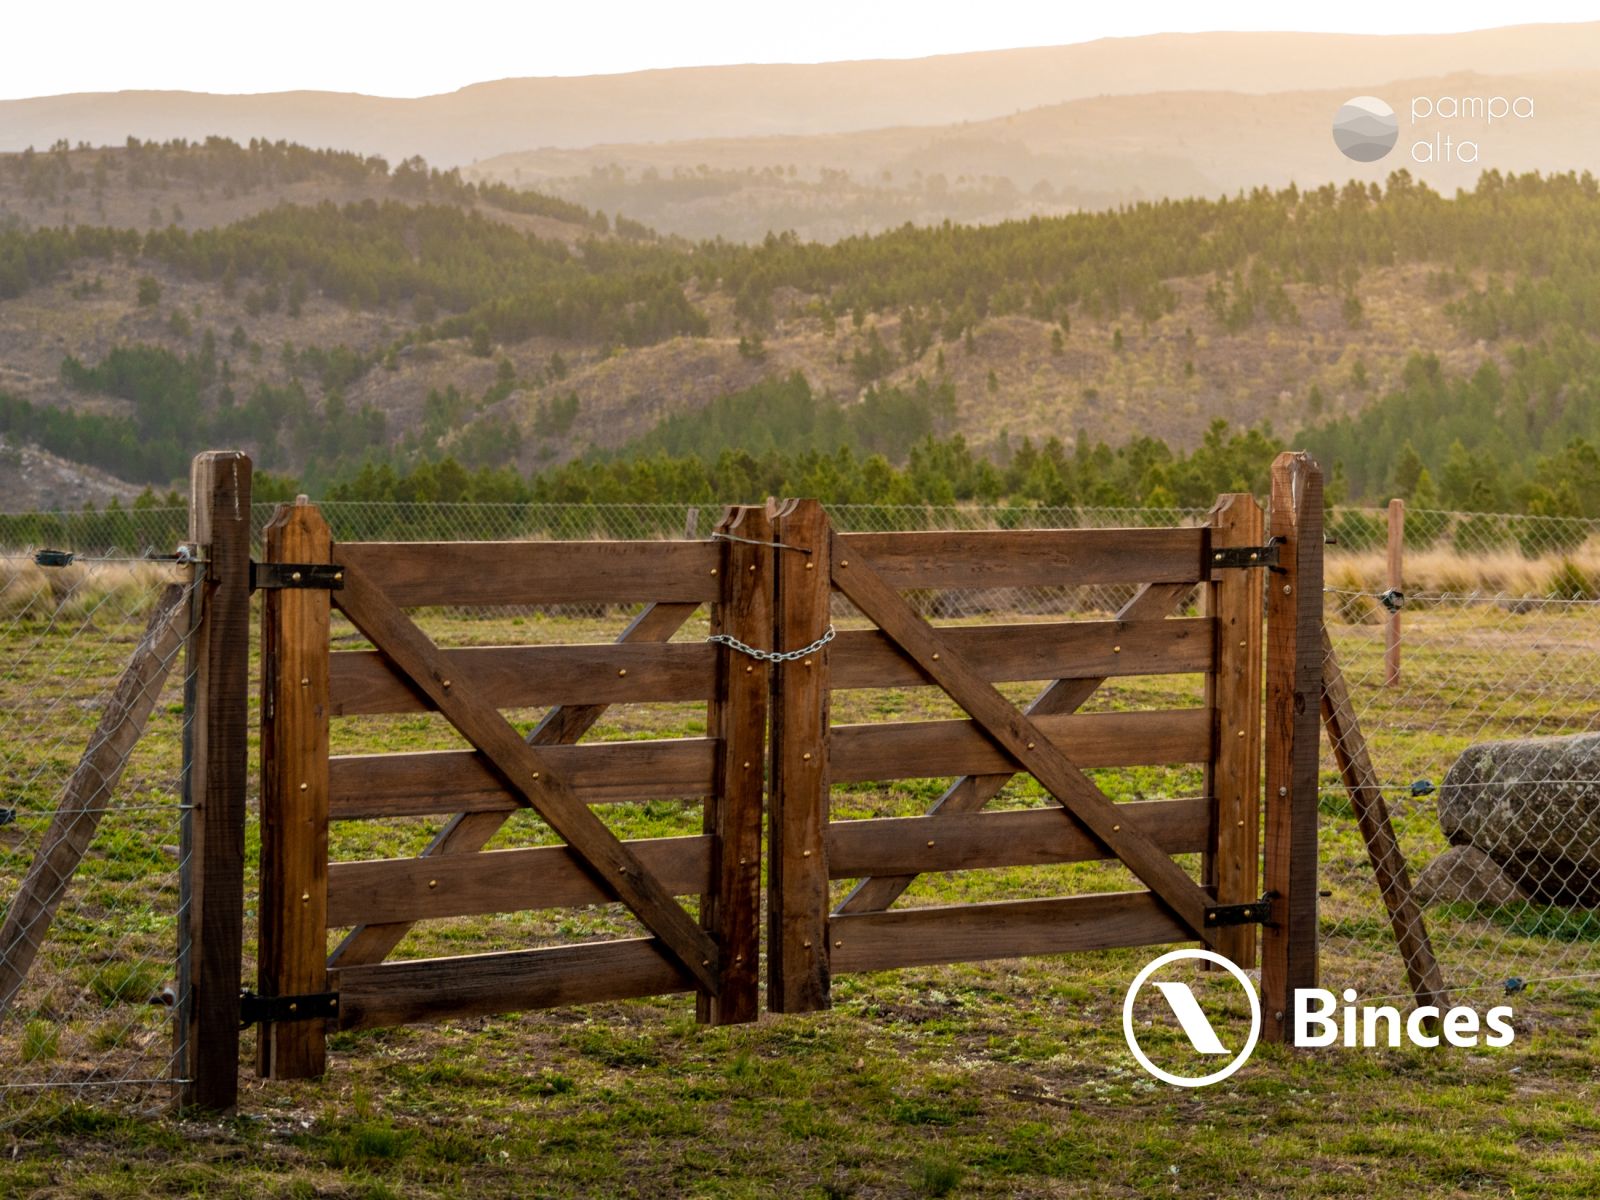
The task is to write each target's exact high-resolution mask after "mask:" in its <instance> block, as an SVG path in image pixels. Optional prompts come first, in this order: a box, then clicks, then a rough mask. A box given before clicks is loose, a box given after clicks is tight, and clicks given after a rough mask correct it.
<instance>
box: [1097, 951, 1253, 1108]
mask: <svg viewBox="0 0 1600 1200" xmlns="http://www.w3.org/2000/svg"><path fill="white" fill-rule="evenodd" d="M1185 959H1195V960H1198V961H1201V962H1210V963H1216V964H1217V965H1218V966H1220V967H1223V968H1224V969H1226V970H1227V972H1228V973H1229V974H1230V975H1232V976H1233V977H1234V979H1235V980H1237V981H1238V984H1239V986H1240V987H1241V988H1243V989H1244V994H1245V998H1246V999H1248V1000H1249V1001H1250V1033H1249V1036H1248V1037H1246V1038H1245V1039H1244V1044H1243V1045H1242V1046H1241V1047H1240V1048H1239V1049H1238V1050H1237V1051H1236V1052H1235V1051H1230V1050H1229V1049H1228V1047H1227V1046H1226V1045H1225V1044H1224V1043H1223V1040H1222V1039H1221V1038H1220V1037H1218V1036H1217V1031H1216V1029H1215V1028H1214V1027H1213V1026H1212V1024H1211V1019H1210V1018H1209V1017H1207V1016H1206V1012H1205V1009H1203V1008H1202V1007H1201V1006H1200V1001H1199V1000H1198V999H1197V998H1196V997H1195V994H1194V990H1193V989H1192V988H1190V987H1189V985H1188V984H1186V983H1182V982H1179V981H1175V980H1154V981H1152V980H1151V976H1152V975H1154V974H1155V973H1156V972H1157V971H1159V970H1161V968H1163V967H1166V966H1169V965H1171V964H1173V963H1176V962H1181V961H1183V960H1185ZM1147 982H1153V983H1154V986H1155V988H1156V990H1157V991H1159V992H1160V993H1161V995H1162V997H1163V998H1164V1000H1165V1001H1166V1008H1167V1010H1168V1011H1169V1012H1171V1014H1172V1016H1173V1018H1174V1019H1175V1020H1176V1021H1177V1023H1178V1027H1179V1028H1180V1029H1181V1030H1183V1034H1184V1036H1185V1037H1186V1038H1188V1039H1189V1045H1190V1046H1192V1047H1193V1048H1194V1051H1195V1053H1197V1054H1204V1055H1224V1054H1230V1053H1231V1054H1232V1057H1231V1058H1230V1059H1229V1060H1228V1062H1227V1063H1226V1064H1225V1065H1224V1066H1222V1067H1220V1068H1218V1069H1217V1070H1215V1071H1212V1072H1210V1073H1209V1074H1204V1075H1182V1074H1179V1073H1177V1072H1175V1071H1168V1070H1164V1069H1163V1068H1161V1067H1158V1066H1156V1064H1155V1063H1154V1062H1152V1061H1151V1060H1150V1056H1149V1055H1148V1054H1146V1053H1145V1051H1144V1049H1143V1048H1142V1047H1141V1046H1140V1045H1139V1038H1138V1035H1137V1034H1136V1033H1135V1032H1134V1028H1133V1009H1134V1004H1135V1002H1136V1001H1137V1000H1138V999H1139V992H1140V991H1141V989H1143V987H1144V985H1145V984H1146V983H1147ZM1122 1033H1123V1036H1124V1037H1126V1038H1127V1039H1128V1049H1129V1050H1132V1051H1133V1057H1134V1058H1136V1059H1138V1060H1139V1065H1140V1066H1141V1067H1143V1068H1144V1069H1145V1070H1146V1071H1149V1072H1150V1074H1152V1075H1154V1076H1155V1077H1156V1078H1157V1079H1159V1080H1161V1081H1162V1082H1164V1083H1170V1084H1172V1085H1173V1086H1174V1087H1205V1086H1206V1085H1207V1084H1210V1083H1220V1082H1221V1081H1222V1080H1224V1079H1226V1078H1227V1077H1228V1076H1230V1075H1232V1074H1233V1073H1234V1072H1235V1071H1237V1070H1238V1069H1239V1068H1240V1067H1242V1066H1244V1064H1245V1062H1246V1060H1247V1059H1249V1057H1250V1054H1251V1052H1252V1051H1253V1050H1254V1049H1255V1048H1256V1042H1257V1040H1259V1039H1260V1037H1261V999H1260V997H1258V996H1257V995H1256V989H1255V987H1254V986H1253V985H1252V984H1251V982H1250V977H1249V976H1248V975H1246V974H1245V973H1244V972H1243V971H1241V970H1240V969H1239V968H1238V967H1237V966H1235V965H1234V964H1233V963H1231V962H1229V961H1228V960H1227V959H1226V958H1223V957H1222V955H1220V954H1217V953H1215V952H1213V951H1211V950H1172V951H1169V952H1168V953H1166V954H1163V955H1162V956H1161V957H1160V958H1158V959H1156V960H1155V961H1154V962H1152V963H1151V964H1150V965H1149V966H1147V967H1145V969H1144V970H1142V971H1140V972H1139V974H1138V975H1136V976H1134V980H1133V984H1132V985H1131V986H1130V987H1129V988H1128V996H1127V999H1125V1000H1124V1001H1123V1002H1122Z"/></svg>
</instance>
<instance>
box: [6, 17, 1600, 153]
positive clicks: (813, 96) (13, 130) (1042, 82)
mask: <svg viewBox="0 0 1600 1200" xmlns="http://www.w3.org/2000/svg"><path fill="white" fill-rule="evenodd" d="M1596 61H1600V23H1588V24H1574V25H1525V26H1517V27H1511V28H1505V29H1494V30H1482V31H1476V32H1471V33H1457V34H1441V35H1405V36H1388V37H1380V36H1354V35H1334V34H1285V33H1202V34H1159V35H1152V36H1147V37H1137V38H1116V39H1105V40H1100V41H1094V42H1086V43H1082V44H1078V45H1068V46H1054V47H1040V48H1034V49H1020V50H1006V51H993V52H985V53H973V54H954V55H944V56H939V57H933V58H924V59H911V60H878V61H866V62H841V63H821V64H815V65H784V64H772V65H750V66H732V67H694V68H679V69H673V70H661V71H641V72H635V73H632V74H626V75H610V76H588V77H579V78H537V79H505V80H499V81H496V82H489V83H480V84H475V85H473V86H471V87H466V88H462V89H461V90H459V91H456V92H452V93H449V94H446V95H440V96H428V97H423V98H420V99H387V98H382V97H374V96H360V95H350V94H341V93H332V92H286V93H278V94H269V95H260V96H231V95H204V94H197V93H186V92H118V93H97V94H78V95H67V96H49V97H39V98H34V99H26V100H6V101H0V151H6V150H22V149H25V148H26V147H28V146H34V147H35V148H38V149H43V148H44V147H46V146H49V145H52V144H54V143H55V142H56V141H57V140H59V139H61V138H66V139H67V140H68V141H69V142H70V143H72V144H73V145H76V144H78V143H79V142H80V141H82V142H88V143H91V144H93V145H119V144H121V143H122V141H123V140H124V139H125V138H127V137H128V136H129V135H132V136H135V137H138V138H140V139H142V140H155V141H169V140H172V139H174V138H184V139H188V140H196V139H203V138H205V137H207V136H210V135H213V134H218V135H222V136H226V137H231V138H233V139H235V140H237V141H241V142H244V141H248V140H249V139H250V138H253V137H265V138H267V139H269V140H273V141H277V140H289V141H293V142H299V143H302V144H305V145H309V146H318V147H323V146H336V147H340V148H344V149H350V150H356V151H359V152H360V153H362V154H379V155H382V156H383V157H385V158H388V159H389V160H391V161H400V160H402V159H405V158H409V157H411V156H413V155H418V154H420V155H422V156H424V157H425V158H427V159H428V160H429V161H430V162H435V163H439V164H441V165H445V166H452V165H454V166H464V165H466V164H468V163H471V162H473V161H474V160H477V159H484V158H489V157H492V156H494V155H498V154H507V153H511V152H515V151H522V150H528V149H531V148H535V147H541V146H548V147H582V146H592V145H596V144H600V143H616V142H621V143H642V142H656V141H670V140H683V139H690V138H747V137H762V136H770V135H779V134H817V133H832V132H839V131H845V130H861V129H880V128H886V127H891V126H898V125H947V124H951V123H954V122H959V121H981V120H987V119H990V118H994V117H999V116H1002V115H1004V114H1008V113H1016V112H1019V111H1024V110H1028V109H1033V108H1038V107H1041V106H1046V105H1056V104H1061V103H1063V102H1066V101H1070V100H1076V99H1084V98H1087V97H1094V96H1102V95H1105V96H1117V95H1136V94H1139V93H1146V92H1151V91H1156V90H1160V91H1217V90H1221V89H1231V90H1244V91H1249V92H1254V93H1269V92H1284V91H1293V90H1300V89H1325V88H1343V87H1346V86H1347V85H1349V84H1351V83H1352V82H1355V83H1360V84H1364V85H1377V84H1382V83H1384V82H1386V81H1389V80H1395V79H1409V78H1417V77H1429V76H1436V75H1442V74H1445V73H1449V72H1462V71H1472V72H1477V73H1480V74H1491V75H1492V74H1516V73H1528V72H1534V71H1539V72H1543V71H1563V70H1586V69H1589V68H1591V67H1592V66H1593V64H1594V63H1595V62H1596ZM1327 119H1328V118H1322V119H1320V120H1319V122H1318V124H1319V126H1325V125H1326V122H1327Z"/></svg>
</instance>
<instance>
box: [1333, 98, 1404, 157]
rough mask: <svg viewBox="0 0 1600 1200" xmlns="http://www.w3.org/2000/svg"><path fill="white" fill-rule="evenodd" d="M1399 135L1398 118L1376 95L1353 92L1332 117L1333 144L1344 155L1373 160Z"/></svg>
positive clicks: (1396, 139) (1389, 147)
mask: <svg viewBox="0 0 1600 1200" xmlns="http://www.w3.org/2000/svg"><path fill="white" fill-rule="evenodd" d="M1399 139H1400V119H1399V118H1398V117H1396V116H1395V115H1394V109H1392V108H1390V107H1389V106H1388V104H1386V103H1385V102H1384V101H1382V100H1380V99H1378V98H1377V97H1376V96H1356V97H1353V98H1352V99H1350V100H1346V101H1345V102H1344V103H1343V104H1342V105H1340V106H1339V111H1338V112H1337V113H1335V114H1334V117H1333V144H1334V145H1336V146H1338V147H1339V150H1340V153H1342V154H1343V155H1344V156H1345V157H1346V158H1353V159H1355V160H1356V161H1357V162H1377V161H1378V160H1379V159H1380V158H1382V157H1383V156H1384V155H1385V154H1387V153H1389V151H1391V150H1393V149H1394V144H1395V142H1397V141H1398V140H1399Z"/></svg>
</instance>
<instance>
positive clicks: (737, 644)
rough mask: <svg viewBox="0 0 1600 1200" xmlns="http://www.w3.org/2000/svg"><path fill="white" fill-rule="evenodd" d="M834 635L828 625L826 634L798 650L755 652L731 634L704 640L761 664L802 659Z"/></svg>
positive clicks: (831, 627) (755, 650)
mask: <svg viewBox="0 0 1600 1200" xmlns="http://www.w3.org/2000/svg"><path fill="white" fill-rule="evenodd" d="M834 635H835V631H834V628H833V625H832V624H829V626H828V632H827V633H825V634H823V635H822V636H821V637H819V638H818V639H817V640H816V641H814V642H812V643H811V645H809V646H806V647H803V648H802V649H799V650H757V649H756V648H755V647H754V646H747V645H745V644H744V643H743V642H741V641H740V640H739V639H738V638H736V637H734V636H733V635H732V634H731V633H713V634H712V635H711V636H710V637H708V638H706V641H708V642H716V643H717V644H718V645H721V646H727V647H728V648H729V649H730V650H737V651H738V652H739V653H740V654H748V655H749V656H750V657H751V658H758V659H760V660H761V661H762V662H775V663H782V662H793V661H794V660H795V659H797V658H804V657H805V656H806V655H808V654H814V653H815V652H816V651H818V650H821V649H822V648H823V647H824V646H826V645H827V644H828V643H829V642H831V641H833V639H834Z"/></svg>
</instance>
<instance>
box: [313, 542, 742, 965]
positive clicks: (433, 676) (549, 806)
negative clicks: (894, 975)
mask: <svg viewBox="0 0 1600 1200" xmlns="http://www.w3.org/2000/svg"><path fill="white" fill-rule="evenodd" d="M333 595H334V599H335V601H336V602H337V604H338V606H339V608H340V609H342V610H343V612H344V614H345V615H346V616H347V617H349V618H350V620H351V622H352V623H353V624H354V625H355V627H356V628H357V629H359V630H360V631H361V632H362V633H363V634H364V635H366V637H367V639H368V640H369V641H371V642H372V644H373V646H374V647H376V648H377V649H378V650H379V651H381V652H382V653H383V654H384V655H385V657H387V658H388V659H389V661H390V662H391V663H392V664H393V665H394V666H395V668H396V669H397V670H399V671H401V672H402V673H404V674H405V675H406V676H408V677H409V678H410V680H411V682H412V683H413V684H414V685H415V686H416V687H417V688H418V689H419V690H420V691H421V692H422V693H423V694H424V695H425V696H427V697H428V699H429V700H431V701H432V702H433V705H434V707H435V708H437V709H438V710H439V712H440V713H442V714H443V715H444V717H445V719H446V720H448V721H449V722H450V724H452V725H454V726H455V727H456V729H457V730H458V731H459V732H460V733H461V735H462V736H463V737H465V738H466V739H467V741H468V742H470V743H471V744H472V745H473V746H474V747H475V748H476V749H477V750H478V751H479V752H481V753H482V754H483V756H484V757H485V758H487V759H488V760H489V762H490V763H491V764H493V766H494V767H495V769H496V770H497V771H498V772H499V773H500V774H501V775H502V776H503V777H504V778H505V782H506V783H507V785H508V786H509V787H510V788H511V790H512V791H513V792H514V793H515V794H516V795H517V796H519V797H520V798H521V799H522V800H523V801H524V802H525V803H526V804H527V805H528V806H529V807H530V808H532V809H533V810H534V811H535V812H537V813H538V814H539V815H540V816H541V817H543V818H544V819H545V821H547V822H548V823H549V825H550V827H551V828H552V829H554V830H555V831H556V833H558V834H559V835H560V836H561V837H562V838H564V839H565V840H566V842H567V844H568V845H569V846H571V848H572V849H573V850H574V851H575V852H576V853H577V854H578V855H580V856H581V857H582V858H583V860H584V862H585V863H586V864H587V866H588V867H589V869H590V870H591V871H593V872H594V873H595V876H596V877H597V878H598V879H600V880H601V881H602V882H603V883H604V885H605V886H606V887H607V888H609V889H610V890H611V891H613V892H615V893H616V895H617V898H618V899H619V900H621V901H622V902H623V903H624V904H626V905H627V906H628V907H629V908H630V909H631V910H633V912H634V914H635V915H636V916H638V918H639V919H640V920H641V921H642V922H644V924H645V926H646V927H647V928H649V929H650V931H651V932H652V933H654V934H656V936H658V937H659V938H660V939H661V941H662V943H663V944H664V945H665V947H666V949H667V950H668V952H669V953H670V954H671V955H672V956H673V957H674V958H676V959H677V960H678V961H679V962H680V963H681V964H682V965H683V967H684V969H685V970H687V971H688V972H689V974H690V975H691V976H692V977H693V978H694V979H695V980H696V981H697V982H698V983H699V984H700V985H701V986H703V987H704V988H706V990H708V991H710V992H712V993H716V992H717V991H718V990H719V988H720V985H719V979H720V970H719V951H718V949H717V945H716V943H715V942H714V941H713V940H712V939H711V937H710V936H709V935H708V934H707V933H706V932H705V931H704V930H703V929H701V928H700V926H699V924H698V923H696V921H695V920H694V918H693V917H691V916H690V915H689V914H688V913H687V912H686V911H685V910H684V908H683V906H682V905H680V904H679V903H678V902H677V900H676V899H675V898H674V897H673V896H671V895H670V894H668V892H667V891H666V889H665V888H663V887H662V886H661V884H660V883H658V882H657V881H656V879H655V878H654V877H653V876H652V875H650V874H649V873H648V872H647V871H646V870H645V868H644V867H643V866H642V865H641V864H640V862H639V859H638V858H637V857H636V856H635V855H634V853H633V852H632V851H631V850H629V849H628V848H627V847H626V846H624V845H623V844H622V842H621V841H619V840H618V839H617V836H616V835H615V834H614V833H612V832H611V830H610V829H608V828H606V825H605V823H604V822H603V821H601V820H600V818H598V817H597V816H595V815H594V813H592V812H591V811H589V807H588V805H586V804H584V803H583V801H582V800H580V799H579V798H578V796H577V795H576V793H574V792H573V790H572V789H571V788H570V787H569V786H568V785H567V784H566V783H565V782H564V781H563V780H561V779H560V778H558V777H556V776H554V775H552V774H551V772H550V769H549V765H548V764H547V763H546V761H545V759H544V757H543V756H542V755H541V754H540V753H539V752H538V750H536V749H535V748H534V747H532V746H530V745H528V743H527V742H525V741H523V740H522V737H521V736H520V735H519V734H518V733H517V731H516V729H515V728H514V727H513V726H512V725H511V723H510V722H509V721H507V720H506V719H505V717H504V716H502V715H501V713H500V711H499V710H498V709H496V708H494V707H492V706H491V705H489V704H488V703H486V702H485V701H483V700H480V699H479V698H478V694H477V691H476V689H475V688H474V686H473V683H472V680H471V678H470V675H469V676H468V677H467V678H462V677H461V676H462V674H463V672H461V671H460V670H459V669H455V670H454V677H452V668H451V667H450V666H448V665H447V664H446V661H445V658H444V655H443V654H442V653H441V652H440V650H439V648H438V647H437V646H435V645H434V644H433V642H432V641H430V640H429V638H428V636H427V635H426V634H424V633H423V632H422V630H420V629H418V628H417V626H416V624H415V623H414V622H413V621H412V620H411V618H410V617H408V616H406V614H405V612H404V611H402V610H401V609H400V608H399V607H398V606H397V605H396V604H395V603H394V602H393V601H392V600H390V599H389V598H388V597H387V596H385V595H384V594H383V592H382V590H380V589H379V588H378V586H377V585H376V584H374V583H373V582H372V580H371V579H369V578H368V577H367V575H366V573H365V572H364V571H362V570H361V569H360V568H359V567H354V566H351V565H349V564H346V566H345V579H344V590H343V591H339V592H335V593H334V594H333Z"/></svg>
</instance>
